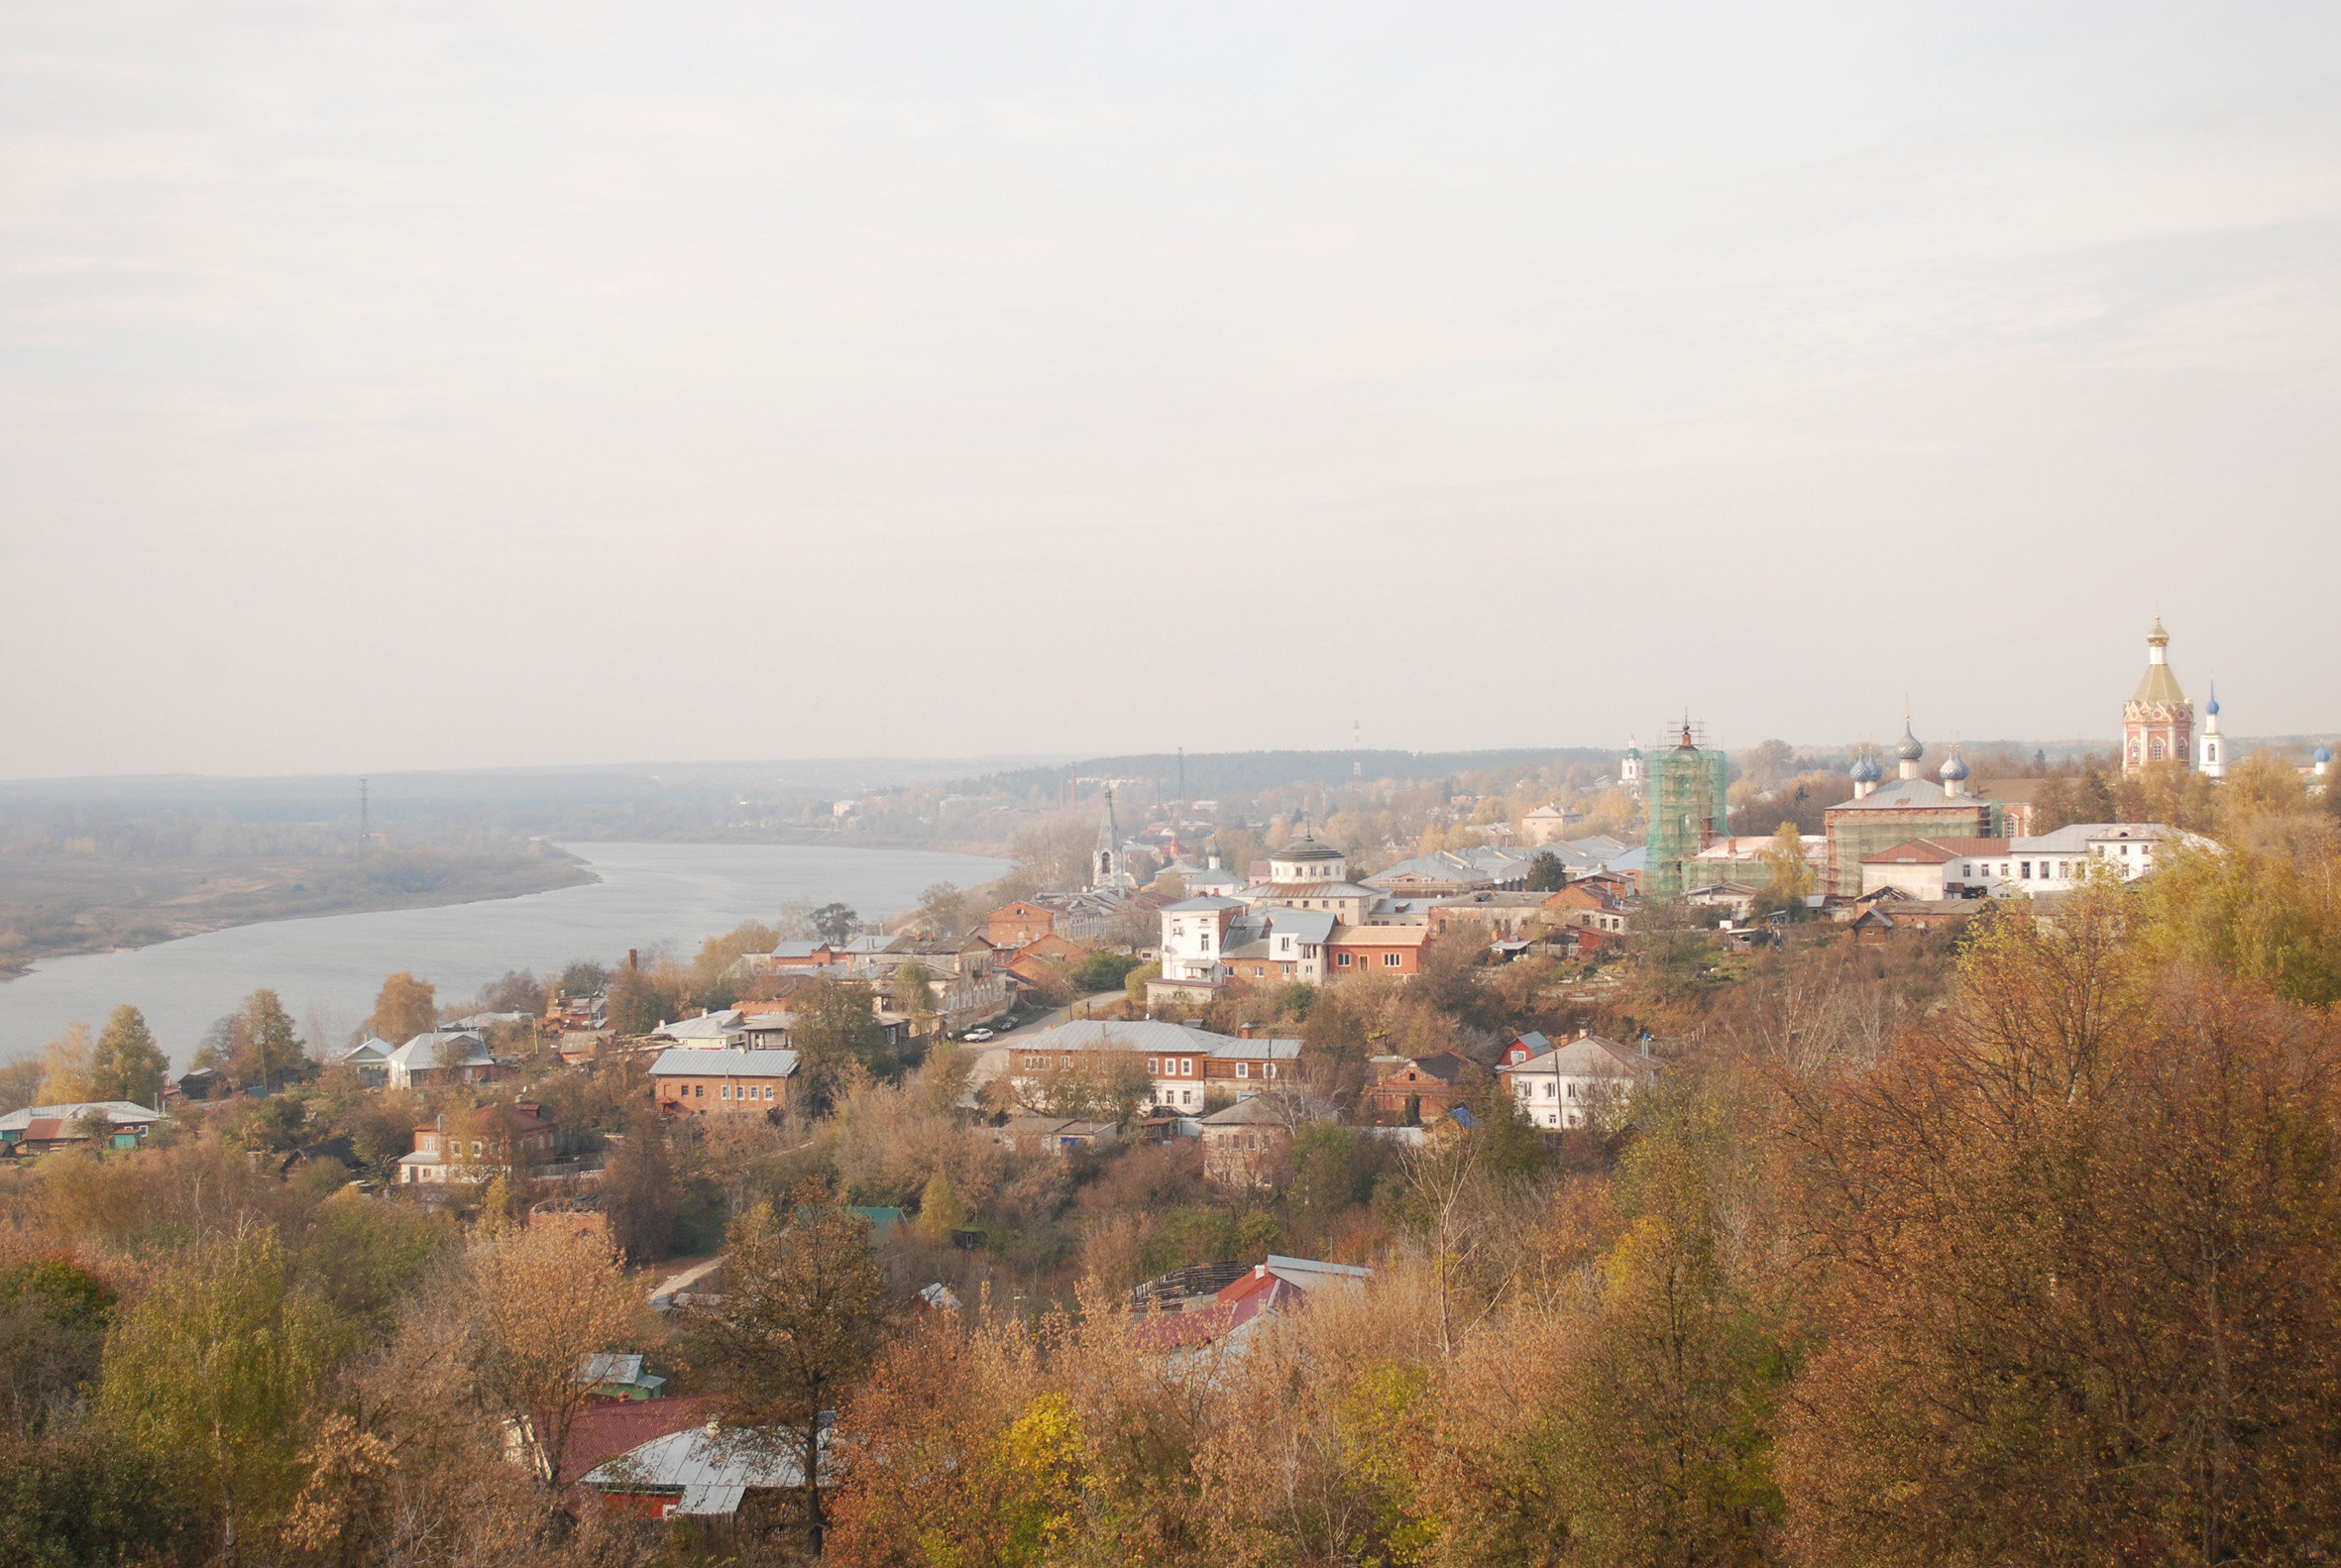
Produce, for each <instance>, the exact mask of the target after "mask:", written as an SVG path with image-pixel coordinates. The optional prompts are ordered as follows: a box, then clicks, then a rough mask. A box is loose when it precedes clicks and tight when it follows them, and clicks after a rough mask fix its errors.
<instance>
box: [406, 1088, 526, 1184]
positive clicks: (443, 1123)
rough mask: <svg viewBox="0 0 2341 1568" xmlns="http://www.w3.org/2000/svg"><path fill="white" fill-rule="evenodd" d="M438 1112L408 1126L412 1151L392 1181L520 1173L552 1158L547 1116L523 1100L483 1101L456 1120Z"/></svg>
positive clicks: (477, 1178) (482, 1178)
mask: <svg viewBox="0 0 2341 1568" xmlns="http://www.w3.org/2000/svg"><path fill="white" fill-rule="evenodd" d="M447 1122H448V1118H447V1117H445V1116H444V1115H442V1116H440V1117H439V1118H438V1119H437V1120H436V1121H434V1122H432V1123H431V1125H429V1126H428V1127H417V1128H416V1129H415V1130H414V1153H412V1154H410V1155H406V1156H403V1157H402V1158H400V1160H399V1161H398V1179H399V1181H400V1182H402V1183H403V1184H405V1185H408V1186H419V1185H425V1184H436V1183H440V1182H447V1181H486V1180H488V1179H489V1178H490V1177H491V1176H510V1175H513V1174H514V1173H524V1172H526V1171H527V1169H528V1168H529V1167H530V1166H533V1165H542V1164H543V1163H544V1162H545V1161H547V1160H550V1159H552V1158H553V1145H554V1140H555V1137H556V1134H555V1130H554V1127H553V1118H552V1116H551V1114H550V1113H548V1112H547V1111H546V1110H545V1109H544V1107H543V1106H541V1105H537V1104H535V1103H533V1102H531V1101H528V1100H518V1101H514V1102H513V1103H511V1104H502V1103H499V1104H495V1105H483V1106H480V1107H479V1108H478V1109H477V1110H475V1111H473V1112H471V1113H470V1114H469V1115H468V1116H467V1115H464V1114H462V1113H458V1115H457V1117H456V1124H455V1125H454V1126H453V1127H450V1126H448V1125H447Z"/></svg>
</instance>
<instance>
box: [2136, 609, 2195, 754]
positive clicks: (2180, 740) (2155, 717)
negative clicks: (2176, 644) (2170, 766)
mask: <svg viewBox="0 0 2341 1568" xmlns="http://www.w3.org/2000/svg"><path fill="white" fill-rule="evenodd" d="M2155 762H2172V763H2175V764H2177V765H2178V766H2179V767H2181V768H2185V767H2191V766H2192V765H2193V762H2194V704H2193V703H2191V702H2189V701H2188V700H2187V697H2186V694H2185V693H2184V692H2182V691H2180V690H2179V689H2178V677H2177V676H2175V675H2174V674H2173V673H2171V634H2170V633H2169V632H2167V631H2165V630H2164V629H2163V621H2162V617H2161V616H2155V619H2154V629H2153V630H2152V631H2149V632H2148V633H2147V634H2146V677H2145V679H2143V680H2141V681H2140V682H2139V683H2138V690H2137V692H2136V693H2135V694H2133V695H2132V696H2131V698H2130V700H2129V701H2128V702H2126V703H2124V704H2122V777H2124V778H2136V777H2137V776H2138V775H2139V774H2141V773H2143V772H2145V771H2146V769H2147V767H2148V765H2149V764H2151V763H2155Z"/></svg>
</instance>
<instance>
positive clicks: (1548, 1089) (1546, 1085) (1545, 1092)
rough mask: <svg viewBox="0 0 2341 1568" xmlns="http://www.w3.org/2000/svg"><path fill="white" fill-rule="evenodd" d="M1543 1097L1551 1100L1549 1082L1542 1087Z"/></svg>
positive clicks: (1550, 1085)
mask: <svg viewBox="0 0 2341 1568" xmlns="http://www.w3.org/2000/svg"><path fill="white" fill-rule="evenodd" d="M1544 1097H1545V1098H1546V1099H1548V1100H1549V1099H1551V1098H1552V1084H1551V1082H1550V1081H1549V1080H1548V1081H1547V1082H1546V1083H1545V1085H1544Z"/></svg>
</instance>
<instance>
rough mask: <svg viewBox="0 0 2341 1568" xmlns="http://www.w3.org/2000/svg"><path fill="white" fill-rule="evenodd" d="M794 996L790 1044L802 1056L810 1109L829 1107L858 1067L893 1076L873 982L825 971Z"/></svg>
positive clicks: (800, 1082)
mask: <svg viewBox="0 0 2341 1568" xmlns="http://www.w3.org/2000/svg"><path fill="white" fill-rule="evenodd" d="M789 1000H790V1011H791V1012H793V1013H794V1014H795V1015H796V1027H795V1028H794V1029H792V1030H791V1031H790V1032H789V1043H790V1044H791V1045H792V1046H794V1047H795V1048H796V1052H797V1057H798V1061H799V1066H798V1068H797V1089H798V1092H800V1093H801V1094H802V1095H803V1096H804V1098H805V1103H806V1105H807V1106H808V1107H809V1108H811V1109H813V1110H816V1111H823V1110H827V1109H828V1108H829V1107H830V1105H831V1104H832V1103H834V1102H835V1101H836V1099H837V1098H838V1096H839V1095H840V1094H841V1093H842V1092H843V1090H844V1089H845V1088H846V1087H847V1085H848V1084H849V1083H850V1082H851V1081H852V1080H853V1078H854V1076H855V1074H856V1073H857V1072H869V1071H872V1070H876V1071H878V1072H880V1073H882V1074H885V1075H892V1073H891V1070H890V1069H892V1068H894V1067H895V1066H896V1065H897V1064H895V1062H894V1061H893V1059H892V1056H891V1054H890V1053H889V1052H888V1051H887V1050H886V1031H885V1030H884V1028H882V1027H881V1026H880V1025H879V1023H878V1015H877V1010H876V1006H875V1003H876V993H875V992H873V991H872V990H871V989H870V985H869V982H868V981H866V980H838V979H833V978H831V977H829V976H827V975H824V976H823V977H821V978H820V979H817V980H815V981H813V983H811V984H810V985H807V986H804V987H802V988H801V989H799V990H798V991H797V992H796V994H795V995H794V996H792V997H791V998H790V999H789Z"/></svg>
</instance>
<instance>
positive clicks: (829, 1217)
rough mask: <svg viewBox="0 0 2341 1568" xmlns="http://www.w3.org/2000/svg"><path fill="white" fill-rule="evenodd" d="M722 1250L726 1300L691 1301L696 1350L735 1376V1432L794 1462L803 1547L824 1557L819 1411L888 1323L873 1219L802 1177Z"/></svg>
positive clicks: (741, 1441)
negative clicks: (779, 1204) (778, 1205)
mask: <svg viewBox="0 0 2341 1568" xmlns="http://www.w3.org/2000/svg"><path fill="white" fill-rule="evenodd" d="M724 1251H725V1263H724V1291H723V1298H722V1300H721V1301H719V1302H716V1303H714V1304H712V1305H709V1306H705V1307H700V1306H694V1307H692V1308H691V1309H690V1317H689V1333H690V1336H691V1342H692V1345H693V1359H694V1361H695V1362H696V1363H697V1364H698V1365H700V1366H702V1367H706V1368H708V1369H710V1370H711V1371H713V1372H715V1373H716V1374H717V1375H718V1376H720V1377H722V1378H725V1379H726V1380H727V1381H728V1387H727V1388H726V1389H725V1406H726V1409H727V1410H728V1412H729V1415H730V1418H731V1420H732V1421H733V1422H734V1423H735V1427H734V1430H733V1432H732V1435H731V1438H730V1441H732V1442H733V1443H735V1444H738V1445H740V1446H741V1447H742V1448H743V1449H745V1450H746V1451H748V1452H751V1453H753V1454H755V1455H756V1456H757V1457H759V1458H764V1459H768V1460H771V1461H774V1462H776V1463H781V1464H788V1465H794V1466H795V1467H796V1468H797V1471H798V1474H799V1479H800V1490H801V1493H802V1497H803V1507H804V1528H805V1547H806V1551H807V1553H808V1555H810V1556H814V1557H818V1556H820V1555H821V1552H822V1544H823V1534H824V1529H825V1522H826V1521H825V1520H824V1518H823V1513H822V1503H821V1492H820V1489H819V1487H818V1485H817V1484H816V1483H817V1480H818V1478H819V1475H820V1473H821V1467H822V1461H821V1428H822V1420H823V1416H824V1413H825V1412H827V1411H829V1410H832V1409H834V1408H836V1404H837V1401H838V1400H840V1399H841V1398H842V1397H843V1396H844V1395H845V1394H846V1393H848V1392H849V1391H850V1390H851V1389H852V1388H853V1386H854V1385H855V1384H856V1383H857V1382H858V1381H859V1379H860V1378H861V1376H862V1374H863V1373H864V1372H865V1371H866V1370H867V1368H868V1366H869V1364H870V1359H871V1357H872V1356H874V1355H875V1354H876V1352H877V1350H878V1347H879V1345H880V1344H881V1342H882V1341H883V1338H884V1335H885V1329H886V1316H885V1291H886V1280H885V1274H884V1271H883V1270H881V1269H880V1268H879V1266H878V1262H877V1259H876V1257H875V1256H874V1255H873V1254H872V1252H871V1250H870V1226H869V1221H867V1220H865V1219H863V1218H862V1217H861V1216H860V1215H858V1214H855V1213H854V1212H853V1211H852V1210H851V1209H849V1208H847V1207H845V1206H844V1205H843V1204H842V1203H841V1202H840V1201H838V1200H837V1198H836V1196H834V1195H833V1194H832V1193H831V1192H830V1191H829V1190H828V1189H826V1188H824V1187H822V1186H821V1185H819V1184H818V1183H806V1184H802V1185H800V1186H799V1187H798V1188H797V1189H796V1190H795V1191H794V1192H793V1193H791V1194H790V1198H789V1202H788V1206H787V1208H786V1209H785V1211H783V1210H776V1209H775V1208H774V1207H773V1206H772V1205H771V1204H770V1203H759V1204H757V1205H756V1206H754V1207H753V1208H750V1209H749V1210H747V1211H746V1212H745V1213H743V1214H741V1215H739V1216H738V1217H737V1218H735V1219H734V1220H732V1222H731V1224H730V1225H729V1226H728V1227H727V1228H726V1229H725V1235H724Z"/></svg>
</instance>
